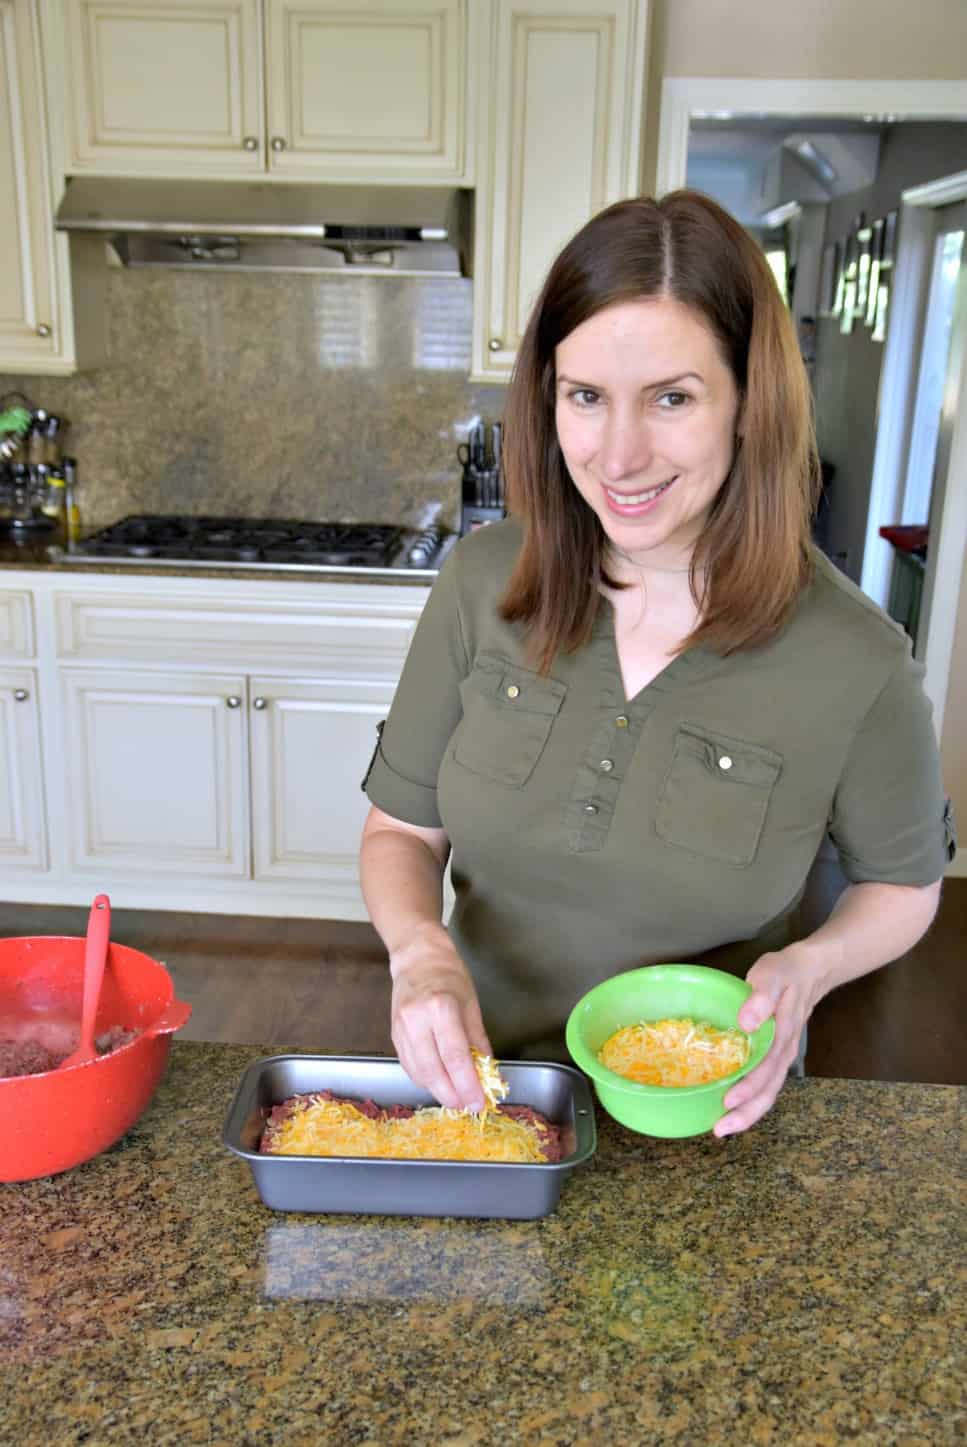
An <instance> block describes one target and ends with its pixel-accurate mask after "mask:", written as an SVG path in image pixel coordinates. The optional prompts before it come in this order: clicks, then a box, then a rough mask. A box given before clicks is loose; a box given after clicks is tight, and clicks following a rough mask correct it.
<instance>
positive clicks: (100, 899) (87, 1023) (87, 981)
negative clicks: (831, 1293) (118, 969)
mask: <svg viewBox="0 0 967 1447" xmlns="http://www.w3.org/2000/svg"><path fill="white" fill-rule="evenodd" d="M110 940H111V901H110V900H109V899H108V897H107V895H106V894H99V895H98V896H97V898H96V899H95V901H94V903H93V904H92V905H91V913H90V916H89V918H88V921H87V937H86V940H85V944H84V998H83V1003H82V1005H81V1046H82V1047H83V1048H86V1049H87V1050H93V1049H94V1021H95V1020H96V1018H97V1004H98V1001H99V1000H100V998H101V981H102V980H103V978H104V965H105V962H106V960H107V950H108V945H109V944H110Z"/></svg>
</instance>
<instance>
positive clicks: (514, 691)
mask: <svg viewBox="0 0 967 1447" xmlns="http://www.w3.org/2000/svg"><path fill="white" fill-rule="evenodd" d="M519 694H520V689H519V688H518V687H517V685H516V683H511V684H508V686H507V697H508V698H517V697H518V696H519Z"/></svg>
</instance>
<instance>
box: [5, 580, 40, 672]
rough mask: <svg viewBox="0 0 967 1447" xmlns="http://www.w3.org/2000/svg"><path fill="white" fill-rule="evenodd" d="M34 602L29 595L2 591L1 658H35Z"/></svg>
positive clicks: (6, 590) (10, 590) (6, 589)
mask: <svg viewBox="0 0 967 1447" xmlns="http://www.w3.org/2000/svg"><path fill="white" fill-rule="evenodd" d="M33 656H34V600H33V598H32V597H31V595H30V594H29V593H23V592H19V591H14V590H12V589H8V588H3V589H0V658H33Z"/></svg>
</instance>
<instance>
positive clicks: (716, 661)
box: [590, 594, 726, 709]
mask: <svg viewBox="0 0 967 1447" xmlns="http://www.w3.org/2000/svg"><path fill="white" fill-rule="evenodd" d="M590 646H591V647H592V648H593V649H594V650H595V652H596V654H597V655H598V660H599V662H600V663H601V665H602V667H603V668H605V669H607V671H608V673H609V674H610V675H611V684H612V688H613V690H614V692H615V694H616V695H617V697H618V699H619V700H620V702H621V703H622V705H623V706H624V707H626V708H628V709H633V708H634V707H635V706H636V705H638V704H641V705H646V704H647V703H648V701H649V697H650V695H651V694H652V693H665V692H667V691H668V690H669V689H671V688H677V687H678V686H679V685H681V684H683V683H690V682H691V681H692V679H694V678H699V677H701V676H702V675H703V674H707V673H711V672H712V671H713V670H714V669H716V668H717V667H720V666H721V665H723V664H724V663H725V662H726V659H725V658H724V657H723V656H722V654H720V653H716V652H715V651H714V650H713V649H711V648H707V647H705V646H704V645H703V644H697V645H696V646H694V647H692V648H689V649H686V651H685V652H684V653H678V654H676V655H675V657H674V658H672V659H670V660H669V662H668V663H667V664H666V665H665V667H664V668H663V669H662V670H661V672H660V673H657V674H656V675H655V677H654V678H652V679H650V680H649V682H648V683H646V684H645V685H644V687H643V688H640V689H639V690H638V692H637V693H636V694H634V695H633V696H632V697H631V698H629V697H628V696H627V694H626V693H625V685H624V678H623V676H622V673H621V660H620V658H619V656H618V638H617V634H616V632H615V610H614V605H613V604H612V602H611V600H610V599H609V598H608V597H607V596H606V595H605V594H602V595H601V602H600V603H599V605H598V611H597V615H596V617H595V620H594V626H593V628H592V631H591V644H590Z"/></svg>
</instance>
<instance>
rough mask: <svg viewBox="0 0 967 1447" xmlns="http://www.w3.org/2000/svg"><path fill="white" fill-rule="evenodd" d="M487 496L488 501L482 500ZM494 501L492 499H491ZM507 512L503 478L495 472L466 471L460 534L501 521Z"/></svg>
mask: <svg viewBox="0 0 967 1447" xmlns="http://www.w3.org/2000/svg"><path fill="white" fill-rule="evenodd" d="M484 497H486V498H487V499H488V501H487V502H483V501H481V499H482V498H484ZM491 498H492V499H494V501H492V502H491V501H490V499H491ZM506 516H507V512H506V509H505V507H504V504H503V479H502V478H500V477H499V474H498V473H497V472H496V471H494V472H486V473H480V472H475V471H470V470H468V471H465V472H464V474H463V491H462V501H461V508H460V536H461V537H463V536H464V535H465V534H466V533H472V532H473V531H474V529H475V528H482V527H486V526H487V524H488V523H496V522H500V520H501V518H503V517H506Z"/></svg>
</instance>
